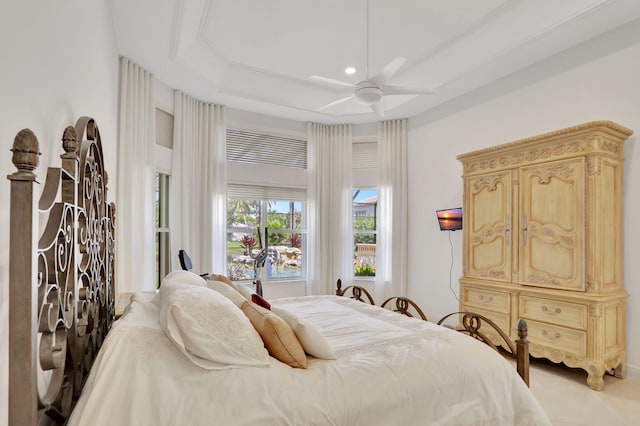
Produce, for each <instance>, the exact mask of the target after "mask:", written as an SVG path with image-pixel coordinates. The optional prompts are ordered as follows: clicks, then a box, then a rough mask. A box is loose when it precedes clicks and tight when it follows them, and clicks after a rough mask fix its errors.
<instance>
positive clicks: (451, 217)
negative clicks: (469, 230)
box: [436, 207, 462, 231]
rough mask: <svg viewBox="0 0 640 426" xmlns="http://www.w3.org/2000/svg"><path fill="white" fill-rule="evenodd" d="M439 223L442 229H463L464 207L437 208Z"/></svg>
mask: <svg viewBox="0 0 640 426" xmlns="http://www.w3.org/2000/svg"><path fill="white" fill-rule="evenodd" d="M436 215H437V216H438V225H440V230H441V231H457V230H458V229H462V207H457V208H455V209H445V210H436Z"/></svg>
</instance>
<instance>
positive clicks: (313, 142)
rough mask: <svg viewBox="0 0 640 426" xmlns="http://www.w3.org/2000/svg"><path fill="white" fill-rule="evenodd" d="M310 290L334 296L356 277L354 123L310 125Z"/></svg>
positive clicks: (308, 147)
mask: <svg viewBox="0 0 640 426" xmlns="http://www.w3.org/2000/svg"><path fill="white" fill-rule="evenodd" d="M307 144H308V145H307V153H308V154H307V156H308V164H307V168H308V173H309V181H308V182H309V185H308V186H309V222H308V223H309V226H308V229H309V241H308V257H307V265H308V268H307V273H308V289H307V293H308V294H334V292H335V286H336V280H337V279H338V278H341V279H342V280H343V282H345V283H349V282H351V281H352V279H353V230H352V225H351V223H352V218H351V214H352V213H351V192H352V189H351V187H352V184H351V144H352V126H351V125H350V124H343V125H324V124H316V123H308V124H307Z"/></svg>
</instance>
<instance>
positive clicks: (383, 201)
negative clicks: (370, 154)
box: [375, 119, 408, 301]
mask: <svg viewBox="0 0 640 426" xmlns="http://www.w3.org/2000/svg"><path fill="white" fill-rule="evenodd" d="M378 172H379V180H378V188H379V191H378V195H379V199H378V203H379V204H378V208H379V209H380V216H379V217H380V219H379V221H378V230H377V231H378V246H377V250H376V289H375V293H376V300H380V301H382V300H386V299H387V298H388V297H391V296H406V295H407V256H408V244H407V220H408V211H407V210H408V209H407V120H406V119H404V120H389V121H382V122H379V123H378Z"/></svg>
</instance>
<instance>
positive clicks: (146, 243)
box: [116, 57, 156, 292]
mask: <svg viewBox="0 0 640 426" xmlns="http://www.w3.org/2000/svg"><path fill="white" fill-rule="evenodd" d="M155 139H156V138H155V102H154V77H153V75H152V74H150V73H149V72H147V71H145V70H144V69H142V68H140V67H139V66H138V65H136V64H134V63H132V62H130V61H129V60H128V59H127V58H123V57H121V58H120V93H119V110H118V175H117V188H118V189H117V191H118V192H117V204H116V272H117V276H116V286H117V291H118V292H135V291H148V290H153V289H155V201H154V179H155V162H154V149H155Z"/></svg>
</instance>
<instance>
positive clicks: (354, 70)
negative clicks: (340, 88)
mask: <svg viewBox="0 0 640 426" xmlns="http://www.w3.org/2000/svg"><path fill="white" fill-rule="evenodd" d="M344 72H345V74H349V75H351V74H355V73H356V69H355V68H354V67H347V68H345V70H344Z"/></svg>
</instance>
